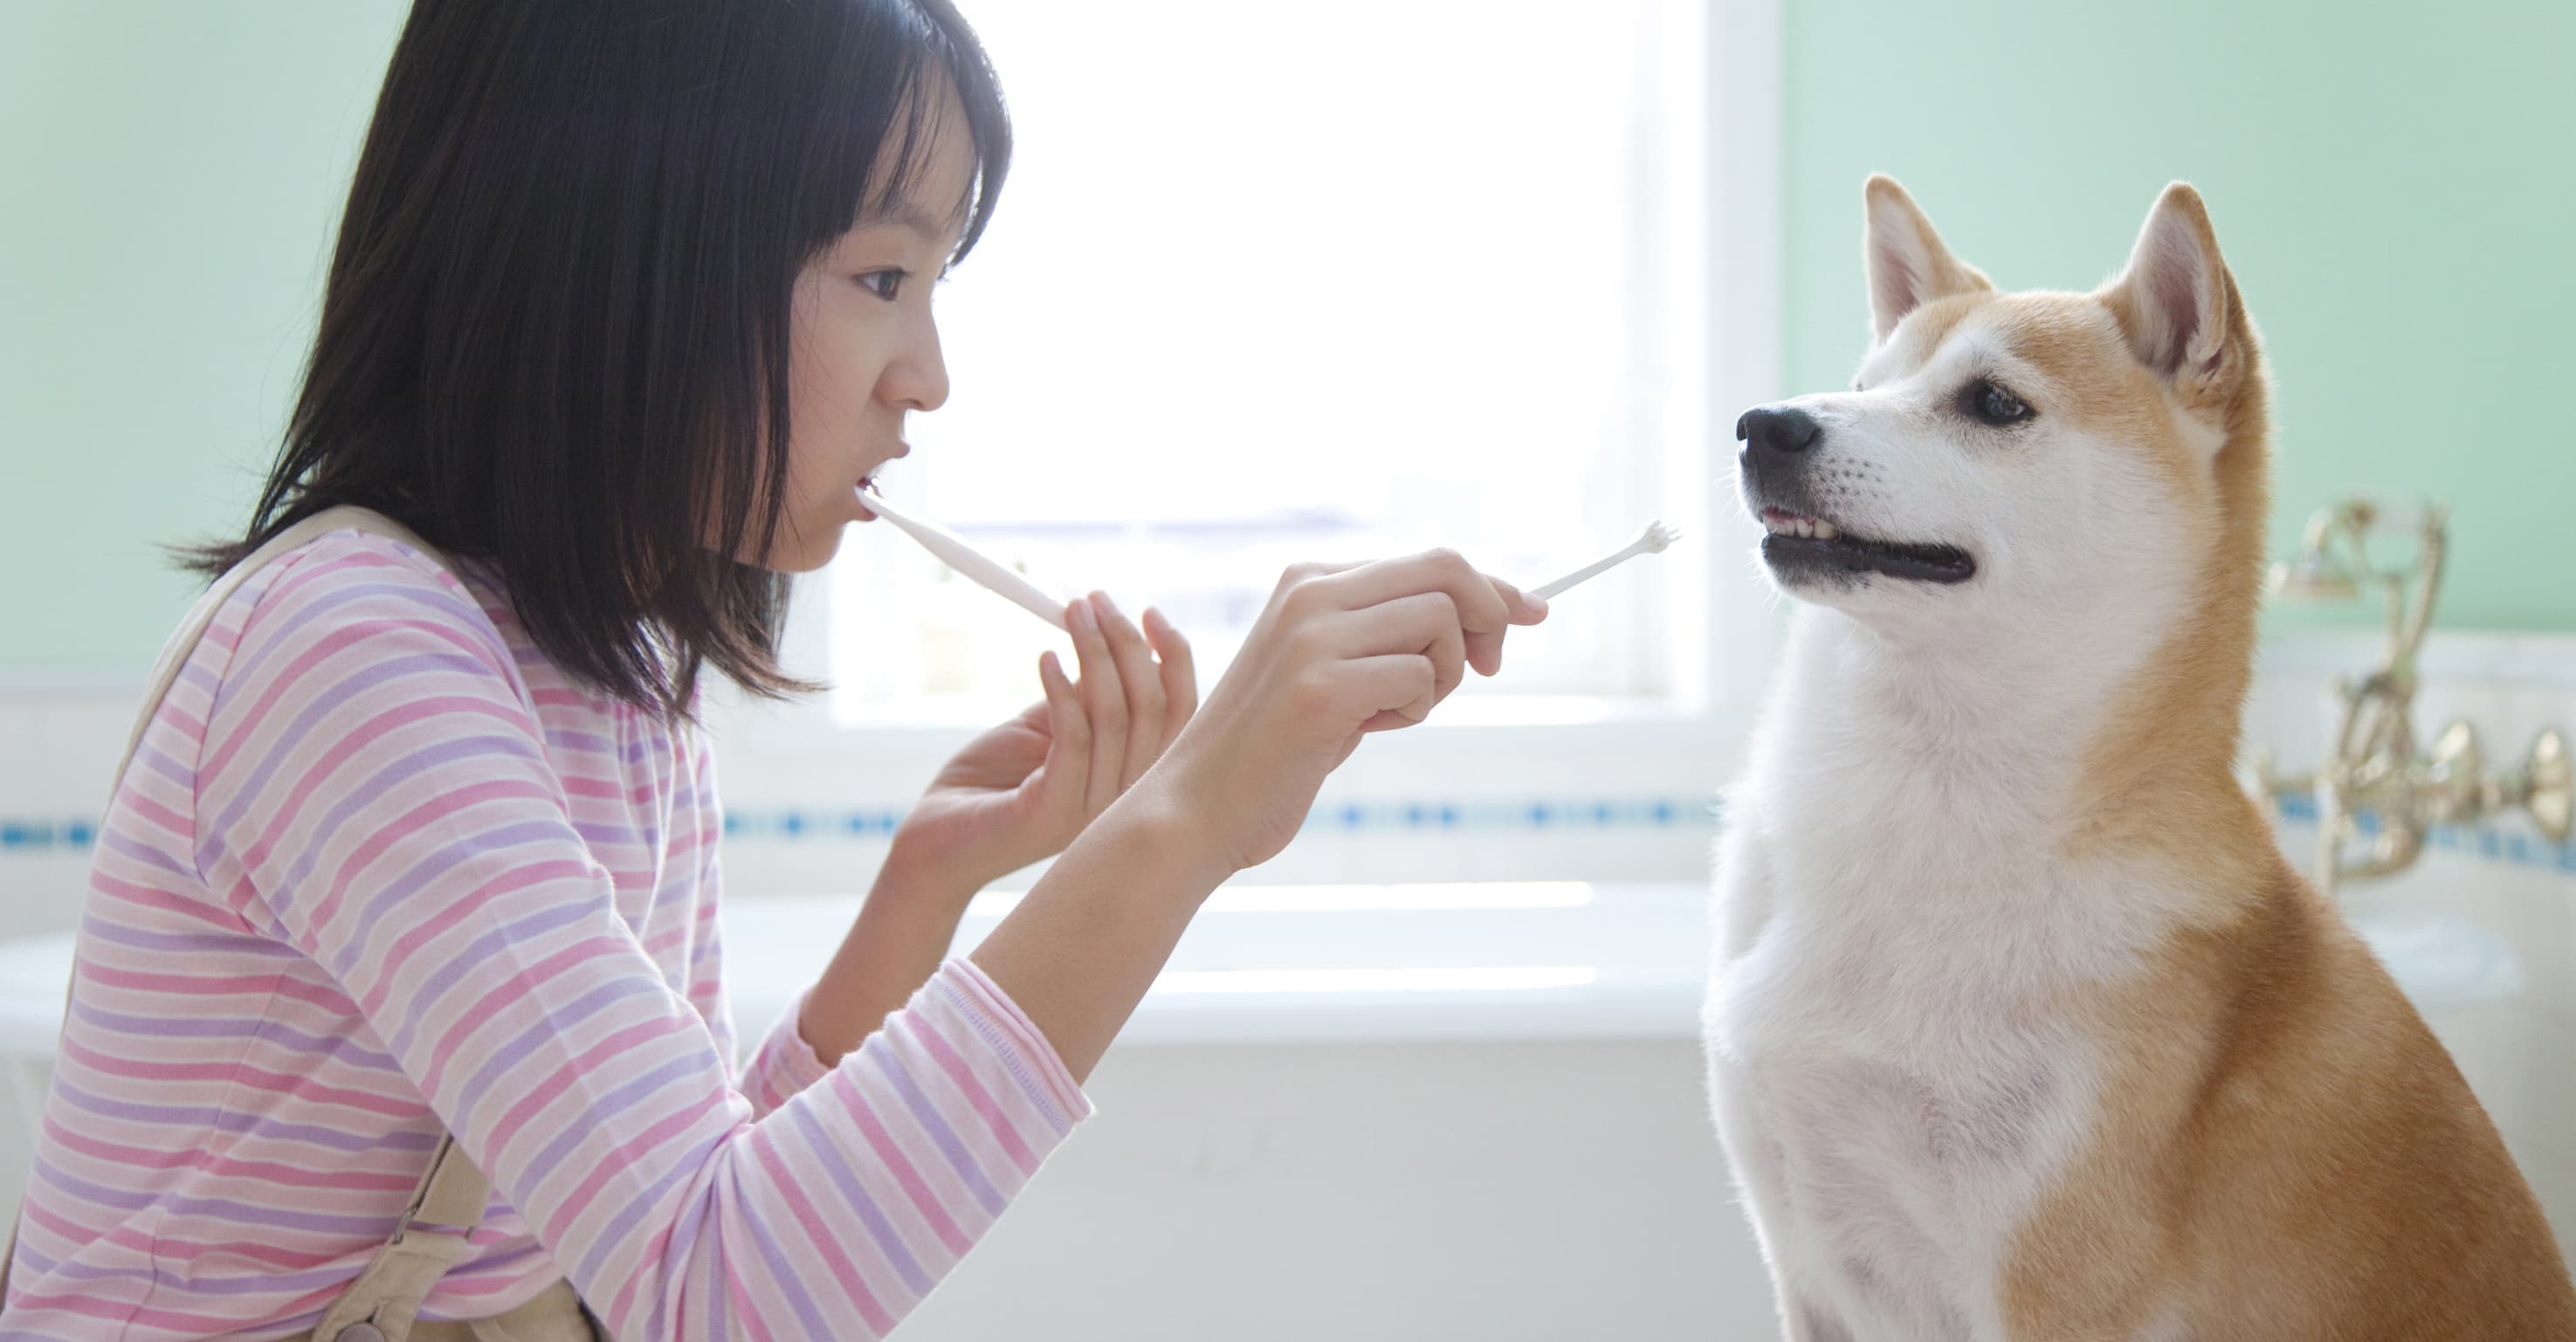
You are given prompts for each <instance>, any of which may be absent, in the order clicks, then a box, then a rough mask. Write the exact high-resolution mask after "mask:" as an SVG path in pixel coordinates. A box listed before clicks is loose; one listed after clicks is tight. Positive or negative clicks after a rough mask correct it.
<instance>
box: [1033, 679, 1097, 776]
mask: <svg viewBox="0 0 2576 1342" xmlns="http://www.w3.org/2000/svg"><path fill="white" fill-rule="evenodd" d="M1038 684H1040V685H1043V686H1045V687H1046V705H1045V707H1046V718H1047V737H1048V740H1047V753H1046V761H1045V762H1044V763H1042V764H1040V765H1039V766H1038V774H1037V777H1038V787H1039V791H1040V794H1041V795H1042V796H1043V797H1044V798H1045V799H1046V803H1047V807H1048V809H1049V810H1055V809H1057V808H1059V807H1062V808H1068V809H1079V808H1080V807H1081V805H1082V799H1083V795H1082V794H1083V790H1084V789H1085V788H1086V787H1088V786H1089V785H1090V773H1091V719H1090V718H1089V717H1088V716H1086V715H1085V714H1084V713H1083V711H1082V696H1081V694H1080V692H1078V691H1076V690H1075V689H1074V688H1073V681H1072V680H1071V679H1070V678H1069V677H1067V676H1066V675H1065V674H1064V664H1063V663H1062V662H1059V661H1057V660H1056V657H1055V654H1054V653H1052V652H1050V653H1047V654H1046V655H1044V656H1042V657H1040V658H1038Z"/></svg>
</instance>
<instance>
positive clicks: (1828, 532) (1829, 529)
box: [1816, 518, 1842, 541]
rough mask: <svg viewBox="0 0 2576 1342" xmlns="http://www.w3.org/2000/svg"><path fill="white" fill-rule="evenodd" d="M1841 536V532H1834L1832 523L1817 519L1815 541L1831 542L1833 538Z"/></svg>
mask: <svg viewBox="0 0 2576 1342" xmlns="http://www.w3.org/2000/svg"><path fill="white" fill-rule="evenodd" d="M1841 534H1842V533H1841V532H1839V531H1836V530H1835V529H1834V524H1833V523H1831V522H1827V521H1825V520H1823V519H1821V518H1819V519H1818V520H1817V522H1816V539H1817V540H1820V541H1829V540H1832V539H1833V538H1834V537H1836V536H1839V535H1841Z"/></svg>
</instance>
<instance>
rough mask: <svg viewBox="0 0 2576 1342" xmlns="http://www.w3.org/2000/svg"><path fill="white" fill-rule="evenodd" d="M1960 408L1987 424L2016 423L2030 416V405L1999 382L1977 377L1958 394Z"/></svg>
mask: <svg viewBox="0 0 2576 1342" xmlns="http://www.w3.org/2000/svg"><path fill="white" fill-rule="evenodd" d="M1959 399H1960V401H1961V402H1962V404H1961V407H1960V408H1962V409H1964V410H1966V411H1967V412H1968V413H1969V414H1971V415H1974V416H1976V417H1977V418H1979V419H1982V420H1984V421H1985V422H1987V423H1988V424H1997V425H2002V424H2017V423H2020V422H2021V421H2023V420H2025V419H2028V418H2030V407H2029V406H2026V405H2024V404H2022V401H2021V398H2020V397H2018V396H2015V395H2013V394H2012V391H2011V389H2010V388H2008V387H2005V386H2004V385H2002V384H2001V383H1998V382H1993V381H1990V380H1988V379H1986V378H1978V379H1977V380H1976V381H1974V382H1971V383H1969V384H1968V386H1967V389H1966V391H1965V392H1964V393H1963V394H1962V395H1961V396H1960V398H1959Z"/></svg>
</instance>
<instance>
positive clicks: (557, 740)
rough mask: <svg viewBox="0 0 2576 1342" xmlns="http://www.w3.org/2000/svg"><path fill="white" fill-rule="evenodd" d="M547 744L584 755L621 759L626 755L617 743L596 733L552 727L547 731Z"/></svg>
mask: <svg viewBox="0 0 2576 1342" xmlns="http://www.w3.org/2000/svg"><path fill="white" fill-rule="evenodd" d="M546 744H547V745H549V746H552V747H554V748H556V749H558V750H570V751H576V752H578V753H581V754H584V755H607V756H609V757H611V758H619V757H622V755H623V753H624V752H622V751H621V750H619V749H618V746H617V743H616V742H614V741H611V740H609V739H608V738H607V737H605V736H601V735H599V734H598V733H596V732H576V731H568V730H563V729H560V728H551V727H550V728H548V729H546Z"/></svg>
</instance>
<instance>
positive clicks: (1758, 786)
mask: <svg viewBox="0 0 2576 1342" xmlns="http://www.w3.org/2000/svg"><path fill="white" fill-rule="evenodd" d="M1809 632H1810V633H1812V631H1809ZM1803 641H1805V642H1808V643H1810V644H1812V643H1813V642H1814V640H1813V639H1812V638H1808V639H1805V640H1803ZM1807 651H1808V652H1809V653H1810V654H1813V653H1815V652H1816V651H1817V650H1816V649H1814V648H1812V647H1810V648H1809V649H1808V650H1807ZM1801 660H1802V658H1801V657H1800V655H1799V654H1798V652H1797V651H1796V650H1795V649H1794V648H1793V654H1792V657H1791V668H1792V670H1793V671H1794V670H1795V669H1796V668H1797V667H1798V664H1799V663H1800V662H1801ZM1789 683H1791V684H1793V685H1796V684H1805V685H1807V686H1809V689H1808V691H1807V692H1809V693H1813V694H1818V695H1828V694H1830V695H1837V696H1842V695H1849V694H1851V693H1852V691H1853V690H1854V689H1855V688H1856V687H1854V686H1852V685H1850V684H1848V683H1843V684H1836V683H1835V681H1834V679H1833V678H1832V677H1831V676H1818V677H1815V678H1813V679H1810V680H1806V681H1801V680H1799V679H1798V678H1796V677H1794V676H1792V677H1790V678H1789ZM1798 697H1799V691H1797V690H1792V691H1791V692H1789V693H1788V694H1787V695H1786V696H1784V699H1783V701H1782V702H1780V703H1776V704H1775V705H1774V712H1773V714H1772V715H1771V717H1770V719H1769V720H1768V722H1767V723H1766V725H1765V727H1764V730H1763V732H1762V734H1761V738H1760V740H1759V742H1758V743H1757V746H1756V748H1755V751H1754V760H1753V764H1752V767H1751V769H1750V771H1749V773H1748V775H1747V777H1746V778H1745V779H1744V780H1743V781H1742V782H1741V783H1740V784H1739V785H1738V786H1737V787H1736V788H1735V789H1734V790H1733V791H1731V792H1730V793H1729V796H1728V807H1727V821H1726V829H1727V834H1726V838H1725V840H1724V841H1723V843H1722V846H1721V850H1720V856H1719V862H1718V871H1717V883H1716V885H1717V888H1716V899H1717V903H1716V935H1717V946H1716V948H1715V955H1714V957H1713V960H1712V963H1713V965H1714V966H1715V970H1714V975H1713V978H1712V981H1711V984H1710V989H1709V996H1708V1004H1707V1018H1706V1028H1707V1034H1708V1045H1709V1069H1710V1085H1711V1094H1712V1099H1713V1102H1714V1108H1715V1112H1716V1116H1717V1120H1718V1126H1719V1129H1720V1133H1721V1135H1722V1136H1723V1138H1724V1139H1725V1142H1726V1145H1727V1150H1728V1153H1729V1156H1730V1159H1731V1160H1732V1161H1733V1163H1734V1165H1735V1169H1736V1174H1737V1180H1738V1183H1739V1184H1740V1185H1741V1187H1742V1190H1743V1194H1744V1201H1745V1205H1746V1209H1747V1211H1748V1212H1749V1213H1750V1214H1751V1215H1752V1217H1753V1220H1754V1222H1755V1226H1756V1229H1757V1232H1758V1233H1759V1235H1760V1238H1761V1240H1762V1244H1763V1250H1764V1253H1765V1255H1766V1257H1767V1258H1768V1259H1769V1261H1770V1263H1771V1267H1772V1273H1773V1277H1774V1279H1775V1282H1776V1284H1777V1286H1778V1289H1779V1291H1780V1294H1781V1308H1782V1312H1783V1314H1784V1316H1785V1317H1786V1319H1787V1320H1788V1326H1789V1329H1790V1336H1791V1337H1792V1338H1793V1339H1801V1340H1802V1342H1882V1340H1895V1339H1926V1340H1927V1342H1929V1340H1932V1339H1939V1340H1940V1342H1968V1340H1970V1339H1975V1340H1976V1342H1986V1340H1987V1339H1995V1340H1996V1342H2000V1340H2001V1339H2002V1338H2003V1336H2004V1334H2003V1331H2002V1322H2001V1298H2000V1297H2001V1276H2002V1270H2003V1267H2004V1264H2005V1261H2006V1256H2007V1255H2008V1254H2009V1252H2010V1251H2011V1247H2012V1239H2013V1236H2014V1234H2015V1232H2016V1231H2017V1230H2018V1228H2019V1227H2020V1226H2021V1224H2022V1223H2023V1222H2024V1220H2025V1219H2026V1218H2027V1217H2028V1215H2029V1214H2030V1212H2031V1210H2032V1207H2033V1204H2034V1202H2035V1201H2036V1199H2037V1198H2038V1197H2039V1196H2040V1194H2041V1193H2042V1192H2043V1191H2044V1190H2045V1189H2046V1188H2047V1187H2048V1185H2049V1184H2050V1182H2051V1181H2052V1179H2053V1177H2054V1176H2055V1175H2056V1174H2057V1173H2058V1172H2059V1171H2061V1170H2062V1169H2063V1168H2064V1166H2065V1164H2066V1162H2067V1161H2068V1160H2069V1159H2071V1158H2072V1157H2073V1156H2074V1155H2076V1154H2078V1153H2079V1152H2080V1151H2081V1150H2082V1149H2083V1147H2084V1143H2085V1137H2086V1135H2087V1133H2088V1132H2089V1130H2090V1129H2091V1127H2092V1125H2093V1123H2094V1121H2095V1116H2096V1113H2097V1099H2096V1096H2097V1081H2098V1077H2099V1074H2100V1071H2101V1059H2100V1057H2099V1055H2098V1053H2097V1052H2096V1048H2095V1045H2094V1044H2092V1043H2091V1042H2090V1041H2088V1040H2087V1039H2086V1038H2085V1037H2084V1036H2083V1035H2082V1034H2080V1033H2079V1032H2078V1031H2077V1030H2076V1029H2075V1028H2074V1027H2073V1026H2072V1025H2071V1024H2070V1023H2069V1022H2068V1021H2067V1020H2066V1019H2065V1015H2064V1012H2065V1006H2066V1003H2067V1001H2068V995H2069V993H2070V991H2080V989H2081V987H2082V985H2084V984H2087V983H2091V982H2100V981H2102V980H2104V979H2108V978H2112V977H2117V976H2120V975H2122V974H2124V973H2126V972H2128V971H2130V970H2131V969H2133V968H2134V966H2135V965H2136V964H2137V954H2138V952H2139V951H2140V950H2142V949H2143V948H2144V947H2145V946H2147V945H2149V944H2152V942H2153V941H2154V940H2155V939H2156V936H2157V934H2158V933H2159V931H2160V930H2161V928H2162V926H2164V925H2165V924H2164V921H2163V918H2162V917H2161V916H2160V915H2161V911H2162V909H2163V907H2164V906H2165V904H2166V901H2164V900H2161V899H2159V898H2158V893H2159V892H2158V891H2157V890H2156V888H2155V887H2156V882H2155V881H2154V880H2153V878H2152V877H2151V876H2150V875H2148V874H2147V873H2142V872H2137V871H2123V870H2118V869H2113V868H2111V867H2108V866H2105V865H2099V864H2095V865H2074V864H2069V863H2066V862H2064V861H2063V860H2062V859H2058V858H2056V857H2054V856H2053V854H2054V853H2056V852H2057V851H2059V848H2058V845H2057V844H2056V843H2054V842H2053V841H2052V840H2053V838H2054V835H2053V834H2051V833H2050V832H2049V831H2050V829H2051V827H2052V822H2053V820H2054V819H2055V816H2056V811H2055V807H2054V805H2053V804H2052V800H2051V799H2052V798H2062V797H2064V796H2065V795H2066V782H2067V780H2066V779H2064V778H2063V777H2062V776H2058V775H2057V774H2056V773H2055V769H2057V768H2058V767H2062V765H2050V764H2047V763H2045V762H2042V761H2040V760H2039V759H2037V758H2036V752H2033V751H2031V750H2030V749H2029V743H2028V741H2027V740H2026V738H2025V739H2019V740H2016V739H2015V738H2012V737H2004V736H1997V737H1994V738H1992V739H1995V740H1998V741H2001V742H2003V744H2001V745H1998V746H1996V747H1995V750H1996V751H1997V752H1999V753H2001V754H2008V755H2011V756H2014V758H1981V757H1979V754H1980V752H1979V750H1978V748H1977V747H1975V746H1974V745H1962V746H1958V747H1956V748H1943V749H1937V750H1933V749H1926V748H1924V747H1923V743H1922V742H1919V741H1911V742H1910V741H1909V740H1908V739H1907V736H1906V733H1907V731H1908V730H1909V727H1908V723H1907V722H1906V721H1905V720H1904V719H1905V716H1906V715H1905V713H1904V712H1903V710H1902V709H1896V708H1891V707H1890V706H1888V705H1884V704H1876V705H1873V704H1871V703H1869V702H1867V696H1866V695H1865V694H1864V695H1860V696H1858V697H1854V698H1843V699H1842V700H1841V702H1842V703H1845V704H1852V705H1855V706H1854V707H1853V708H1851V709H1850V710H1849V711H1839V712H1835V713H1831V714H1813V713H1803V712H1801V711H1799V704H1798V702H1797V699H1798ZM1978 739H1984V738H1979V737H1977V736H1975V735H1974V734H1970V735H1969V736H1968V737H1967V740H1968V741H1971V742H1973V741H1975V740H1978Z"/></svg>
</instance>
